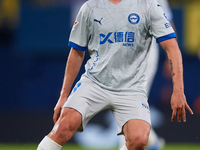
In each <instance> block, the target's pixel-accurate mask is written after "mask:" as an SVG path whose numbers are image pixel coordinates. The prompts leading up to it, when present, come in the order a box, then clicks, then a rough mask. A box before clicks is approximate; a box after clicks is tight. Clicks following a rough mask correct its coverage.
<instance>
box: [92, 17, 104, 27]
mask: <svg viewBox="0 0 200 150" xmlns="http://www.w3.org/2000/svg"><path fill="white" fill-rule="evenodd" d="M102 19H103V18H101V19H100V20H97V19H94V22H98V23H99V24H100V25H102V24H101V20H102Z"/></svg>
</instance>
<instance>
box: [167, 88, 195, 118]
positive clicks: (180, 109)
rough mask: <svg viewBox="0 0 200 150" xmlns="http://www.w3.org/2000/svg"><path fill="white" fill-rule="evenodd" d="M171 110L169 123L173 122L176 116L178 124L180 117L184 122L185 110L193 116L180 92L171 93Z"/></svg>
mask: <svg viewBox="0 0 200 150" xmlns="http://www.w3.org/2000/svg"><path fill="white" fill-rule="evenodd" d="M171 108H172V117H171V121H174V120H175V118H176V115H177V121H178V122H181V117H182V121H183V122H186V112H185V109H187V110H188V111H189V112H190V114H192V115H193V111H192V109H191V108H190V106H189V105H188V104H187V101H186V98H185V95H184V93H183V92H182V91H178V92H173V94H172V97H171Z"/></svg>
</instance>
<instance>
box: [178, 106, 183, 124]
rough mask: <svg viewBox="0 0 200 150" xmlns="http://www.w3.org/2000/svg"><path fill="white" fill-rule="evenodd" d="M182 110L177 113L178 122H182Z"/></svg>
mask: <svg viewBox="0 0 200 150" xmlns="http://www.w3.org/2000/svg"><path fill="white" fill-rule="evenodd" d="M181 115H182V108H179V109H178V111H177V121H178V122H181Z"/></svg>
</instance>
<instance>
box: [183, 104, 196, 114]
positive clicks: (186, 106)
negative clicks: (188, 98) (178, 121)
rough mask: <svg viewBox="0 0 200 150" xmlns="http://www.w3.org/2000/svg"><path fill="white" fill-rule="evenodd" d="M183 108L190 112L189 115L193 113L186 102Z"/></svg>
mask: <svg viewBox="0 0 200 150" xmlns="http://www.w3.org/2000/svg"><path fill="white" fill-rule="evenodd" d="M185 108H186V109H187V110H188V111H189V112H190V114H191V115H193V114H194V113H193V111H192V109H191V108H190V106H189V105H188V104H186V105H185Z"/></svg>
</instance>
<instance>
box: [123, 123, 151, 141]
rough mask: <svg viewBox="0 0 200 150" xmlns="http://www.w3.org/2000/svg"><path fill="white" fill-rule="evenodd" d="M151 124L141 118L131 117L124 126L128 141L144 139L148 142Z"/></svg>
mask: <svg viewBox="0 0 200 150" xmlns="http://www.w3.org/2000/svg"><path fill="white" fill-rule="evenodd" d="M150 129H151V126H150V124H149V123H148V122H146V121H144V120H140V119H131V120H129V121H128V122H127V123H126V124H125V125H124V127H123V132H124V135H125V139H126V141H133V142H134V140H142V141H144V142H146V143H147V142H148V137H149V133H150Z"/></svg>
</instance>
